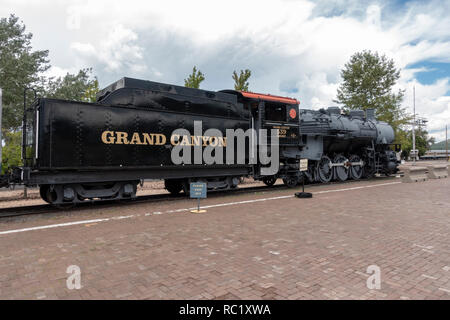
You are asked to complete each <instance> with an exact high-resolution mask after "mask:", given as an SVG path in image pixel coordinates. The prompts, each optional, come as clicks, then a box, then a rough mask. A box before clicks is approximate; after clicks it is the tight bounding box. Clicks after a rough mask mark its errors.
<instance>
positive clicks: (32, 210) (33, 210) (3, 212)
mask: <svg viewBox="0 0 450 320" xmlns="http://www.w3.org/2000/svg"><path fill="white" fill-rule="evenodd" d="M391 179H395V177H378V178H376V180H391ZM373 180H374V179H371V180H357V181H355V180H348V181H345V182H336V181H333V182H328V183H314V184H307V185H306V186H307V187H308V188H311V187H312V188H315V187H319V186H326V185H336V184H339V185H342V184H351V183H358V182H361V181H373ZM298 188H300V187H297V188H293V189H292V190H293V191H294V190H297V189H298ZM283 189H285V190H287V189H289V188H288V187H286V186H285V185H283V184H277V185H274V186H271V187H268V186H256V187H241V188H237V189H233V190H224V191H215V192H211V193H209V194H208V198H215V197H221V196H224V195H234V194H239V193H251V192H262V191H275V190H283ZM177 199H178V200H183V199H187V197H186V195H185V194H184V193H180V194H178V195H173V194H152V195H144V196H138V197H136V198H135V199H132V200H101V201H99V200H91V201H85V202H82V203H78V204H76V205H72V206H71V207H55V206H52V205H50V204H41V205H32V206H20V207H9V208H1V209H0V219H1V218H9V217H18V216H27V215H37V214H46V213H57V212H62V211H64V212H70V211H72V210H91V209H93V208H99V209H100V208H108V207H111V206H120V205H134V204H140V203H151V202H157V201H166V200H177Z"/></svg>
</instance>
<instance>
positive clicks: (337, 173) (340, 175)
mask: <svg viewBox="0 0 450 320" xmlns="http://www.w3.org/2000/svg"><path fill="white" fill-rule="evenodd" d="M347 161H348V160H347V158H346V157H344V156H343V155H342V154H338V155H337V156H336V157H334V161H333V162H334V163H346V162H347ZM333 169H334V177H335V178H336V179H337V180H339V181H345V180H347V178H348V167H346V166H343V167H341V166H339V167H334V168H333Z"/></svg>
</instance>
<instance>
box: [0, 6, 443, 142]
mask: <svg viewBox="0 0 450 320" xmlns="http://www.w3.org/2000/svg"><path fill="white" fill-rule="evenodd" d="M449 12H450V0H446V1H445V0H444V1H442V0H441V1H383V0H380V1H353V0H348V1H342V0H328V1H306V0H270V1H269V0H255V1H252V0H227V1H212V0H190V1H185V0H184V1H183V0H179V1H175V0H173V1H172V0H164V1H161V0H146V1H145V0H143V1H139V0H126V1H124V0H121V1H119V0H117V1H116V0H95V1H94V0H93V1H88V0H67V1H57V0H33V1H29V0H0V17H6V16H8V15H9V14H10V13H14V14H16V15H17V16H19V17H20V18H21V19H22V20H23V22H24V23H25V25H26V26H27V30H28V31H30V32H32V33H33V34H34V37H33V46H34V48H35V49H49V50H50V59H51V64H52V66H53V67H52V69H51V71H50V73H51V74H52V75H57V76H58V75H64V74H65V73H66V72H76V71H77V70H79V69H80V68H85V67H92V68H93V70H94V73H95V74H96V75H97V77H98V79H99V81H100V86H101V87H103V86H106V85H108V84H109V83H111V82H114V81H115V80H118V79H119V78H121V77H123V76H128V77H136V78H142V79H148V80H153V81H160V82H167V83H172V84H179V85H183V84H184V82H183V79H184V78H186V76H187V74H188V73H189V72H190V71H191V70H192V67H193V66H194V65H196V66H197V67H198V68H200V70H201V71H202V72H203V73H205V75H206V80H205V81H204V82H203V83H202V88H204V89H208V90H220V89H228V88H232V86H233V80H232V79H231V74H232V72H233V70H239V69H245V68H248V69H251V70H252V77H251V78H250V90H252V91H255V92H264V93H272V94H280V95H286V96H290V97H295V98H297V99H299V100H300V101H301V107H303V108H315V109H317V108H319V107H323V106H329V105H333V102H332V100H333V99H334V98H335V96H336V89H337V87H338V85H339V82H340V81H341V79H340V76H339V74H340V70H341V68H342V67H343V66H344V64H345V63H346V62H347V61H348V59H349V58H350V56H351V55H352V54H353V53H355V52H357V51H361V50H364V49H369V50H375V51H378V52H379V53H384V54H386V55H387V56H388V57H391V58H393V59H394V61H395V62H396V65H397V66H398V67H399V68H401V69H402V72H401V80H400V81H399V83H398V87H399V88H402V89H405V90H406V92H405V99H404V103H403V105H404V107H405V108H407V109H408V110H409V111H410V112H411V113H412V105H413V95H412V90H413V86H415V88H416V112H417V113H418V114H419V115H420V116H423V117H426V118H427V119H428V120H429V126H428V130H429V132H430V133H431V135H433V136H435V137H436V138H437V140H438V141H440V140H443V139H444V138H445V125H446V124H448V125H450V14H449Z"/></svg>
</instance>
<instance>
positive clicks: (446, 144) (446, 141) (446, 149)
mask: <svg viewBox="0 0 450 320" xmlns="http://www.w3.org/2000/svg"><path fill="white" fill-rule="evenodd" d="M445 155H446V156H447V161H450V159H449V157H448V138H447V125H445Z"/></svg>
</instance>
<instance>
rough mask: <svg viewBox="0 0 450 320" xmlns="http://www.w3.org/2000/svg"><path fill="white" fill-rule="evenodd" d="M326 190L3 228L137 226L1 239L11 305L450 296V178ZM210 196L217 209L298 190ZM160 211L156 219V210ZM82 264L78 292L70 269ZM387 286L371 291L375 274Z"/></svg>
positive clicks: (3, 286)
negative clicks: (196, 211) (201, 208)
mask: <svg viewBox="0 0 450 320" xmlns="http://www.w3.org/2000/svg"><path fill="white" fill-rule="evenodd" d="M395 181H398V180H395V179H394V180H393V179H390V180H375V181H361V182H354V183H350V184H345V185H342V184H337V185H328V186H315V187H307V188H310V189H311V190H310V191H312V192H313V193H316V194H314V197H313V198H312V199H297V198H294V197H292V198H283V199H279V200H269V201H259V202H253V203H246V204H241V205H234V206H220V207H215V208H209V209H208V212H207V213H205V214H201V215H192V214H190V213H188V212H177V213H170V214H165V212H167V211H168V210H176V209H180V208H189V207H192V201H191V200H189V199H181V200H175V201H172V202H162V203H148V204H146V203H142V204H130V205H128V206H127V205H120V206H117V207H113V208H108V209H101V208H100V209H98V208H93V209H92V210H79V212H77V211H76V210H74V211H71V214H70V215H66V214H60V215H58V214H56V215H52V216H51V217H46V216H40V217H29V218H23V219H20V220H19V219H17V220H14V219H13V220H9V221H7V222H2V221H0V231H2V230H13V229H21V228H27V227H32V226H40V225H46V224H54V223H64V222H70V221H76V220H88V219H95V218H99V217H102V218H105V217H108V218H113V217H117V216H125V215H132V217H131V218H127V219H120V220H118V219H112V220H110V221H107V222H102V223H97V224H89V225H84V224H81V225H73V226H66V227H61V228H52V229H44V230H35V231H29V232H22V233H13V234H7V235H0V241H1V243H2V246H1V247H0V298H1V299H56V298H57V299H432V298H434V299H450V265H449V261H450V235H449V233H448V225H449V223H450V214H449V213H450V200H449V197H448V190H449V189H450V179H441V180H429V181H427V182H423V183H415V184H386V185H384V186H375V187H369V188H359V189H353V190H347V191H341V192H327V193H321V192H322V191H327V190H328V191H329V190H336V189H343V188H351V187H355V186H358V187H365V186H374V185H375V184H380V183H391V182H395ZM292 193H293V191H292V190H275V191H270V192H264V193H256V194H239V195H238V194H234V195H233V194H230V195H224V196H221V197H210V198H208V199H206V200H204V201H202V203H204V204H205V205H208V204H217V203H227V202H230V203H231V202H236V201H243V200H252V199H257V198H269V197H277V196H286V195H290V194H292ZM155 211H158V212H161V213H163V214H158V215H152V214H150V215H147V216H146V215H145V214H146V213H151V212H155ZM72 264H74V265H78V266H79V267H80V268H81V284H82V288H81V289H79V290H76V289H74V290H69V289H67V287H66V279H67V277H68V276H69V274H67V273H66V269H67V267H68V266H69V265H72ZM370 265H376V266H379V267H380V270H381V289H380V290H376V289H374V290H370V289H368V288H367V286H366V281H367V278H368V277H369V274H368V273H366V270H367V267H368V266H370Z"/></svg>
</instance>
